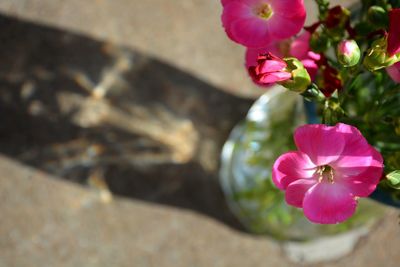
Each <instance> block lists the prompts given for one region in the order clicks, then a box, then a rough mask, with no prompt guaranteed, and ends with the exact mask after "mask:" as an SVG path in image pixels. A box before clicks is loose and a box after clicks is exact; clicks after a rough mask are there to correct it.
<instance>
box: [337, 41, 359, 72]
mask: <svg viewBox="0 0 400 267" xmlns="http://www.w3.org/2000/svg"><path fill="white" fill-rule="evenodd" d="M336 52H337V53H336V54H337V58H338V60H339V62H340V64H342V65H343V66H345V67H352V66H354V65H357V63H358V62H359V61H360V56H361V52H360V48H359V47H358V45H357V42H356V41H354V40H343V41H341V42H340V43H339V45H338V47H337V51H336Z"/></svg>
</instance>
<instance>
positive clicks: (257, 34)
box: [230, 16, 273, 47]
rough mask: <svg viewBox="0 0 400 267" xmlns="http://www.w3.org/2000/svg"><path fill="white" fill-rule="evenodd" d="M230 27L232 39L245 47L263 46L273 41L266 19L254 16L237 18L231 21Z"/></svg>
mask: <svg viewBox="0 0 400 267" xmlns="http://www.w3.org/2000/svg"><path fill="white" fill-rule="evenodd" d="M230 29H231V33H232V36H233V37H234V38H235V39H234V41H236V42H238V43H240V44H242V45H244V46H247V47H264V46H267V45H268V44H270V43H271V42H272V41H273V39H272V38H271V36H270V34H269V32H268V24H267V23H266V21H265V20H264V19H261V18H258V17H256V16H253V17H251V18H245V19H238V20H236V21H234V22H233V23H232V25H231V28H230Z"/></svg>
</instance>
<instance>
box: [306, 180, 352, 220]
mask: <svg viewBox="0 0 400 267" xmlns="http://www.w3.org/2000/svg"><path fill="white" fill-rule="evenodd" d="M356 206H357V201H356V200H355V199H354V196H353V195H352V194H351V193H350V192H349V190H348V188H347V187H346V186H343V185H341V184H338V183H334V184H331V183H329V182H322V183H318V184H316V185H314V186H313V187H312V188H310V189H309V190H308V191H307V193H306V194H305V197H304V200H303V210H304V215H305V216H306V217H307V218H308V219H309V220H310V221H312V222H314V223H322V224H334V223H340V222H343V221H344V220H346V219H348V218H349V217H350V216H351V215H353V214H354V212H355V210H356Z"/></svg>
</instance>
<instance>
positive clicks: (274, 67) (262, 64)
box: [249, 53, 292, 85]
mask: <svg viewBox="0 0 400 267" xmlns="http://www.w3.org/2000/svg"><path fill="white" fill-rule="evenodd" d="M286 67H287V64H286V62H285V61H283V60H282V59H280V58H279V57H277V56H274V55H273V54H271V53H266V54H260V55H259V56H258V58H257V66H252V67H249V74H250V76H251V77H252V79H253V80H254V81H255V82H256V83H258V84H261V85H272V84H274V83H277V82H282V81H286V80H289V79H290V78H291V77H292V74H291V73H290V71H287V70H286Z"/></svg>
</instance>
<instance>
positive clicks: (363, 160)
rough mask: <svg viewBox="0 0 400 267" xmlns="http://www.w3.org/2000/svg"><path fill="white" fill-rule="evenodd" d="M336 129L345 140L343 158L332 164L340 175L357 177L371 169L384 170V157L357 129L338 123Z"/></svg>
mask: <svg viewBox="0 0 400 267" xmlns="http://www.w3.org/2000/svg"><path fill="white" fill-rule="evenodd" d="M336 128H337V129H338V130H339V131H340V132H341V133H342V134H343V137H344V140H345V147H344V149H343V151H342V153H341V156H340V157H339V158H338V159H337V160H336V161H335V162H332V163H331V166H332V167H333V168H334V169H335V172H337V173H338V175H340V176H343V177H350V176H357V175H359V174H360V173H363V172H365V171H367V169H368V168H370V167H378V168H383V159H382V156H381V155H380V154H379V152H378V151H376V150H375V149H374V148H373V147H371V146H370V145H369V144H368V142H367V140H366V139H365V138H364V136H363V135H362V134H361V132H360V131H359V130H358V129H357V128H356V127H354V126H351V125H347V124H343V123H338V124H337V125H336ZM379 178H380V177H379Z"/></svg>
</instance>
